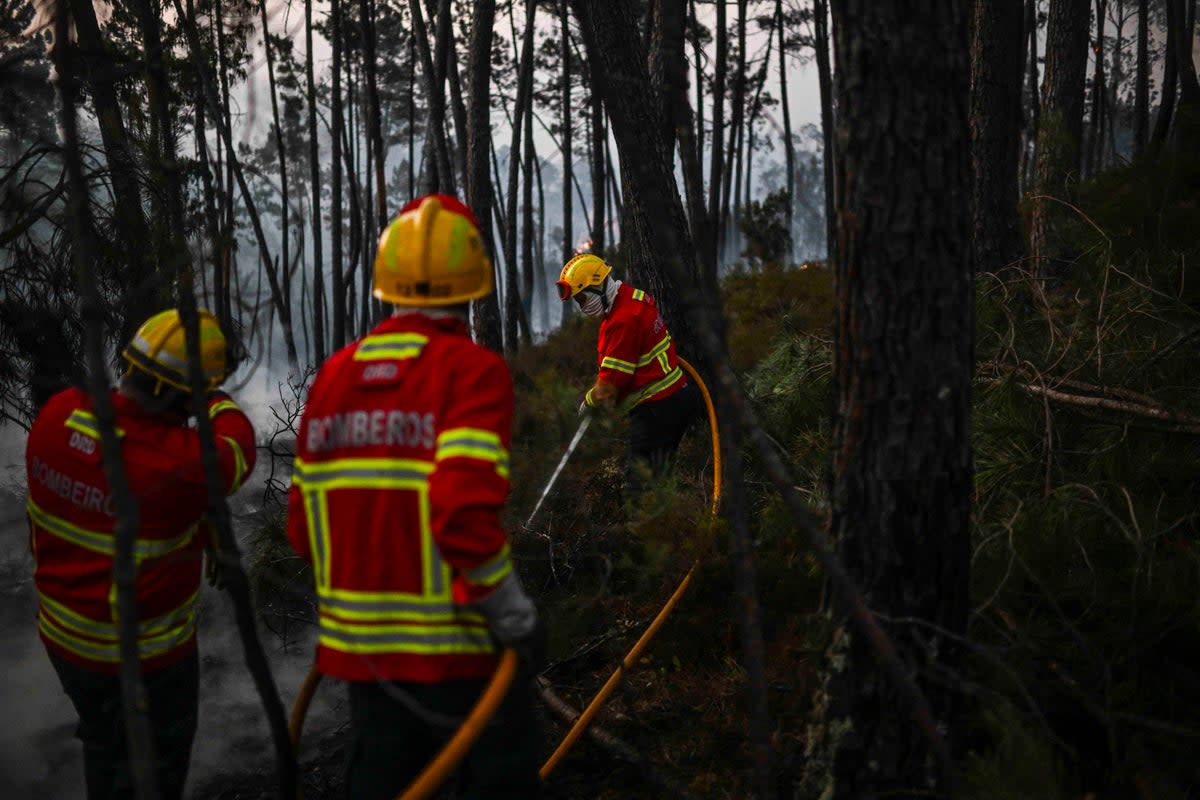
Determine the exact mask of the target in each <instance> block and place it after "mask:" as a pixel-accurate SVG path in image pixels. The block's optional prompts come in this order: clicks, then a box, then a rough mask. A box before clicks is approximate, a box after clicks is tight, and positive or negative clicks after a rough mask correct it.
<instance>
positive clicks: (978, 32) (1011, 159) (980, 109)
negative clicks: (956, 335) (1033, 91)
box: [970, 0, 1025, 272]
mask: <svg viewBox="0 0 1200 800" xmlns="http://www.w3.org/2000/svg"><path fill="white" fill-rule="evenodd" d="M1023 17H1024V10H1023V9H1022V8H1021V6H1020V5H1019V4H1018V3H1014V2H1012V0H975V19H974V31H973V44H972V47H971V104H970V113H971V118H970V123H971V165H972V173H973V177H974V189H973V198H974V203H973V213H974V246H975V267H976V269H978V270H980V271H982V272H999V271H1000V270H1002V269H1004V268H1005V267H1008V266H1011V265H1014V264H1015V263H1016V262H1017V261H1018V260H1019V259H1020V258H1021V256H1022V254H1023V251H1024V247H1023V245H1022V241H1021V239H1022V237H1021V219H1020V216H1019V215H1018V213H1017V199H1018V197H1019V194H1020V192H1019V189H1018V184H1019V181H1018V177H1019V176H1018V171H1017V161H1018V159H1017V152H1018V150H1019V148H1020V142H1021V79H1022V77H1023V74H1024V66H1025V65H1024V63H1023V62H1024V47H1023V46H1022V45H1023V43H1024V41H1025V30H1024V19H1023Z"/></svg>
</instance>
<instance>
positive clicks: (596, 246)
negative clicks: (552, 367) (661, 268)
mask: <svg viewBox="0 0 1200 800" xmlns="http://www.w3.org/2000/svg"><path fill="white" fill-rule="evenodd" d="M564 2H565V0H564ZM586 63H587V62H586V61H585V64H586ZM587 68H588V91H589V92H590V93H591V105H590V109H591V110H590V113H589V118H590V119H589V121H590V122H591V131H592V136H591V148H590V150H591V152H590V156H591V168H592V175H591V178H592V231H591V233H592V252H593V253H603V252H604V249H605V247H606V246H607V245H608V237H607V235H606V231H607V228H608V219H607V217H606V215H605V211H606V209H605V202H604V201H605V198H606V197H607V196H608V178H607V177H606V175H607V173H606V172H605V169H604V166H605V160H604V147H605V143H606V136H605V131H604V101H603V100H602V99H601V98H600V92H599V91H598V90H597V89H596V78H595V73H596V68H595V67H594V66H592V65H590V64H588V65H587ZM563 314H564V315H569V314H570V309H569V308H568V309H567V310H565V311H564V312H563Z"/></svg>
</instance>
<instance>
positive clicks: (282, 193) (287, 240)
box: [258, 0, 292, 302]
mask: <svg viewBox="0 0 1200 800" xmlns="http://www.w3.org/2000/svg"><path fill="white" fill-rule="evenodd" d="M258 12H259V19H260V20H261V22H262V28H263V30H262V33H263V51H264V52H265V53H266V56H267V87H268V91H269V92H270V94H271V126H272V129H273V132H274V134H275V154H276V156H277V157H278V161H279V229H280V234H279V257H280V259H281V260H282V262H283V274H282V275H281V276H280V281H281V284H282V287H283V294H284V296H285V297H287V298H288V301H289V302H291V297H292V278H291V274H292V272H291V269H290V267H291V263H292V262H291V258H290V257H289V254H288V248H289V246H290V245H291V238H292V237H291V228H290V226H289V224H288V211H289V204H290V203H291V197H290V196H289V195H288V169H287V147H286V145H285V144H284V141H283V126H282V125H281V124H280V120H279V92H278V86H277V84H276V83H275V57H274V55H273V53H272V47H271V32H270V29H269V28H268V26H267V3H266V0H259V2H258Z"/></svg>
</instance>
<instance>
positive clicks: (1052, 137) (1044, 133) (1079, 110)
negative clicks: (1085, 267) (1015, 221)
mask: <svg viewBox="0 0 1200 800" xmlns="http://www.w3.org/2000/svg"><path fill="white" fill-rule="evenodd" d="M1090 20H1091V14H1090V13H1089V9H1088V0H1050V19H1049V22H1048V23H1047V29H1046V74H1045V78H1044V80H1043V85H1042V114H1041V124H1040V126H1039V128H1038V140H1037V172H1036V178H1035V181H1036V182H1035V188H1034V197H1033V222H1032V225H1031V227H1032V234H1031V237H1030V246H1029V251H1030V255H1031V256H1032V258H1033V265H1034V268H1035V272H1036V274H1037V275H1038V276H1039V277H1041V278H1054V279H1058V278H1061V277H1062V274H1063V271H1064V270H1065V268H1066V265H1067V262H1068V260H1069V256H1070V254H1069V253H1066V252H1065V251H1064V247H1065V245H1064V243H1063V242H1062V241H1061V240H1060V238H1061V237H1060V235H1059V234H1058V233H1057V229H1058V227H1059V226H1060V224H1061V221H1062V220H1063V219H1064V217H1065V213H1066V212H1065V211H1064V209H1063V206H1062V205H1061V204H1059V203H1057V202H1055V201H1054V200H1050V199H1046V198H1047V197H1053V198H1056V199H1058V200H1064V201H1068V202H1069V201H1070V200H1071V199H1072V198H1073V197H1074V195H1075V191H1074V187H1075V185H1076V184H1077V183H1078V181H1079V166H1080V152H1081V151H1080V144H1081V140H1082V138H1083V95H1084V87H1085V81H1086V77H1087V76H1086V71H1087V53H1088V32H1089V27H1090Z"/></svg>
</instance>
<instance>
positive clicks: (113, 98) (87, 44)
mask: <svg viewBox="0 0 1200 800" xmlns="http://www.w3.org/2000/svg"><path fill="white" fill-rule="evenodd" d="M70 13H71V16H72V18H73V19H74V20H75V29H76V31H77V32H78V36H79V49H78V51H77V53H76V57H77V58H78V59H79V61H80V63H81V69H80V73H81V77H82V78H83V80H85V81H86V82H87V88H88V93H89V94H90V95H91V96H92V106H93V108H94V109H95V111H96V122H97V123H98V127H99V129H100V143H101V146H102V147H103V148H104V158H105V160H106V161H107V162H108V175H109V181H110V183H111V186H112V193H113V218H114V220H115V221H116V226H117V231H118V234H119V236H120V240H121V243H122V245H123V248H124V252H125V254H126V255H127V257H128V261H127V262H124V263H122V270H121V273H122V274H121V278H120V281H119V285H121V286H122V288H123V291H124V292H125V298H124V300H123V301H122V302H121V303H120V305H119V308H118V317H119V318H120V319H121V329H120V332H119V338H120V339H121V340H122V341H124V340H125V339H126V338H128V336H129V335H130V334H132V333H133V329H134V327H135V326H136V325H138V324H139V323H140V322H141V320H143V319H145V318H146V317H148V316H149V315H150V313H151V312H152V311H153V310H154V309H155V308H157V307H158V305H159V304H160V302H161V301H162V300H164V299H166V297H165V296H164V293H163V292H162V288H163V286H164V285H165V282H164V281H163V280H162V278H161V277H160V276H158V275H156V269H155V263H154V259H153V258H152V253H153V251H152V250H151V249H150V248H148V247H146V246H145V245H146V243H147V242H149V241H150V226H149V224H148V223H147V220H146V215H145V213H144V212H143V209H142V192H141V188H140V187H139V186H138V167H137V162H136V160H135V157H134V153H133V149H132V147H131V145H130V142H129V137H128V135H127V134H126V132H125V120H124V117H123V116H122V114H121V104H120V100H119V98H118V97H117V90H116V76H115V72H116V64H115V62H114V61H113V60H112V59H111V58H110V57H109V55H108V52H107V48H106V47H105V42H104V39H103V36H102V35H101V33H100V26H99V23H98V22H97V20H96V11H95V9H94V8H93V6H92V3H91V0H70Z"/></svg>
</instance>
